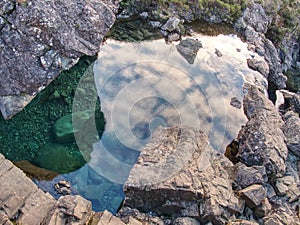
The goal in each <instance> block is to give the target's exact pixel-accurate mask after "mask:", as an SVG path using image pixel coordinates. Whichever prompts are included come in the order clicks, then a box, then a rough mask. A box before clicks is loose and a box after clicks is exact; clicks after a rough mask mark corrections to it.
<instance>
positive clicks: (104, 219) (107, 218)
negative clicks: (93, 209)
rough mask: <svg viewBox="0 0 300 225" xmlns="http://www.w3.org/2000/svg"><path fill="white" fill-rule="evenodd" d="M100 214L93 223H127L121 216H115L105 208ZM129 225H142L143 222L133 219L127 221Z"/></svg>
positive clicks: (106, 224)
mask: <svg viewBox="0 0 300 225" xmlns="http://www.w3.org/2000/svg"><path fill="white" fill-rule="evenodd" d="M96 214H98V215H97V217H98V219H96V218H95V216H94V218H93V222H92V224H91V225H125V223H124V222H122V220H121V219H120V218H117V217H115V216H114V215H113V214H111V213H110V212H109V211H107V210H105V211H104V212H101V213H96ZM127 225H142V223H140V224H138V223H134V222H133V221H130V222H128V223H127Z"/></svg>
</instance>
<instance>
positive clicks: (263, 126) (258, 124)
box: [237, 84, 288, 178]
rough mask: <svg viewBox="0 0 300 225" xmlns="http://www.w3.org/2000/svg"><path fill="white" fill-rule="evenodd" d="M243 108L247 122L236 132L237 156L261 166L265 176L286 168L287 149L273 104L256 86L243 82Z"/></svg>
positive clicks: (270, 176) (277, 175)
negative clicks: (263, 167) (264, 169)
mask: <svg viewBox="0 0 300 225" xmlns="http://www.w3.org/2000/svg"><path fill="white" fill-rule="evenodd" d="M245 93H246V94H245V96H244V104H243V105H244V111H245V114H246V116H247V118H248V120H249V121H248V122H247V123H246V125H245V126H244V127H243V128H242V130H241V131H240V132H239V135H238V142H239V149H238V154H237V158H238V159H239V160H240V161H241V162H243V163H244V164H245V165H247V166H255V165H256V166H265V168H266V173H267V175H268V176H269V178H274V177H281V176H283V175H284V173H285V170H286V165H285V161H286V158H287V154H288V150H287V147H286V144H285V136H284V134H283V132H282V130H281V128H282V126H283V124H284V122H283V121H282V119H281V117H280V115H279V113H278V112H277V110H276V108H275V106H274V105H273V104H272V102H271V101H270V100H269V99H268V98H267V96H266V95H265V94H264V93H262V92H261V91H260V90H259V89H258V88H257V87H255V86H253V85H250V84H245Z"/></svg>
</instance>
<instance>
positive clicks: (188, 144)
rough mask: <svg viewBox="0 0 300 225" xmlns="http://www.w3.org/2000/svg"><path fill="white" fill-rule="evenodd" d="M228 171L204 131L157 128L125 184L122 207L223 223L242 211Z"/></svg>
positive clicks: (223, 159) (241, 205)
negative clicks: (233, 214) (124, 196)
mask: <svg viewBox="0 0 300 225" xmlns="http://www.w3.org/2000/svg"><path fill="white" fill-rule="evenodd" d="M177 159H178V161H177ZM176 162H180V163H176ZM228 167H232V163H231V162H230V161H229V160H228V159H227V158H225V157H224V156H223V155H219V154H218V153H216V152H214V151H213V150H212V149H211V147H210V146H209V144H208V138H207V136H206V135H205V134H204V133H203V132H201V131H199V130H194V129H192V128H185V127H182V128H179V127H173V128H158V129H157V130H156V131H155V132H154V136H153V139H152V141H151V142H150V143H149V144H148V145H146V147H145V148H143V149H142V152H141V155H140V157H139V159H138V161H137V163H136V164H135V165H134V167H133V169H132V170H131V172H130V175H129V178H128V180H127V181H126V183H125V185H124V191H125V195H126V198H125V205H127V206H129V207H134V208H137V209H139V210H141V211H144V212H149V211H152V212H156V213H158V214H160V215H166V214H168V215H174V216H177V217H178V216H179V217H186V216H188V217H194V218H197V219H198V220H200V221H203V222H205V221H206V222H207V221H214V222H215V223H216V224H219V223H220V224H222V223H223V222H225V221H226V220H228V219H229V217H230V215H231V213H232V212H240V211H242V210H243V207H244V204H243V200H239V199H238V198H237V197H236V195H235V193H234V191H233V190H232V182H231V179H230V177H229V174H228V173H227V171H226V168H228ZM154 196H155V197H154Z"/></svg>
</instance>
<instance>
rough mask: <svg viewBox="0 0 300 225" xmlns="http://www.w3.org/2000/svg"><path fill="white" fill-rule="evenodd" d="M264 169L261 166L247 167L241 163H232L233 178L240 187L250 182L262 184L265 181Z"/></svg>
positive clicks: (248, 184)
mask: <svg viewBox="0 0 300 225" xmlns="http://www.w3.org/2000/svg"><path fill="white" fill-rule="evenodd" d="M265 177H266V170H265V167H263V166H253V167H247V166H246V165H245V164H243V163H237V164H236V165H234V180H235V182H236V184H237V185H238V186H240V187H241V188H245V187H248V186H250V185H252V184H264V183H265V182H266V179H265Z"/></svg>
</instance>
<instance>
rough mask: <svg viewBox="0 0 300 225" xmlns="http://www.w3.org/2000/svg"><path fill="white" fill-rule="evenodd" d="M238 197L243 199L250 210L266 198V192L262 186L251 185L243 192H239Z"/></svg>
mask: <svg viewBox="0 0 300 225" xmlns="http://www.w3.org/2000/svg"><path fill="white" fill-rule="evenodd" d="M239 195H240V196H242V197H243V198H244V199H245V201H246V204H247V205H248V206H249V207H250V208H255V207H257V206H259V205H260V203H261V202H262V201H263V199H264V198H265V197H266V190H265V188H264V187H263V186H262V185H259V184H253V185H251V186H249V187H246V188H245V189H243V190H240V191H239Z"/></svg>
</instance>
